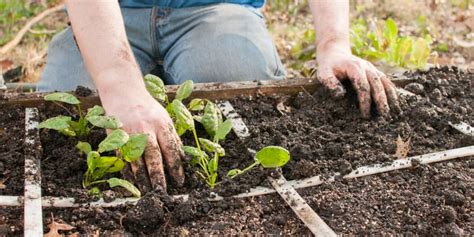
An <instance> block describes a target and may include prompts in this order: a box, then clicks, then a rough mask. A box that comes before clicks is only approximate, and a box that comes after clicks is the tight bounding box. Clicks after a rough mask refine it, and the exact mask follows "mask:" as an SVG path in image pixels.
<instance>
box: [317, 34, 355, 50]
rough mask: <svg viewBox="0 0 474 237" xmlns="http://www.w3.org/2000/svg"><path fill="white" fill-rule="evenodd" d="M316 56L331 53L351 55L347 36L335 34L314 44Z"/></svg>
mask: <svg viewBox="0 0 474 237" xmlns="http://www.w3.org/2000/svg"><path fill="white" fill-rule="evenodd" d="M316 50H317V51H318V54H326V53H330V52H331V51H334V50H335V51H338V52H345V53H351V47H350V42H349V36H348V35H347V34H339V35H337V34H335V35H334V36H332V37H327V38H323V39H321V40H318V41H317V43H316Z"/></svg>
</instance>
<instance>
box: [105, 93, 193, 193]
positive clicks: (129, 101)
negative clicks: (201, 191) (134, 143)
mask: <svg viewBox="0 0 474 237" xmlns="http://www.w3.org/2000/svg"><path fill="white" fill-rule="evenodd" d="M122 92H123V91H122ZM113 95H114V94H113V93H111V94H106V95H102V96H101V100H102V104H103V106H104V108H105V110H106V112H107V114H108V115H111V116H114V117H116V118H118V119H119V120H120V121H121V122H122V123H123V129H124V130H125V131H126V132H128V133H129V134H133V133H146V134H148V144H147V147H146V148H145V153H144V155H143V159H142V158H140V159H138V160H137V161H135V162H133V163H132V164H131V171H132V173H133V176H134V178H135V182H136V184H137V185H138V186H139V188H140V189H141V190H142V191H145V192H147V191H150V190H160V191H163V192H166V180H165V174H164V168H163V160H164V162H165V165H166V168H167V170H168V174H169V175H170V176H171V177H172V178H173V180H174V181H175V183H176V184H177V185H182V184H183V182H184V172H183V168H182V165H181V158H182V157H183V156H184V153H183V152H182V144H181V140H180V138H179V136H178V134H177V133H176V130H175V128H174V126H173V122H172V120H171V118H170V117H169V115H168V113H167V112H166V110H165V108H163V106H161V105H160V104H159V103H158V102H156V100H155V99H154V98H153V97H151V96H150V95H149V94H148V92H147V91H146V90H145V91H142V92H140V93H138V92H133V93H128V92H125V93H121V94H120V96H116V95H115V96H113Z"/></svg>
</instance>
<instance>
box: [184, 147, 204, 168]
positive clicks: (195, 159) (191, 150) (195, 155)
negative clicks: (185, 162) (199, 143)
mask: <svg viewBox="0 0 474 237" xmlns="http://www.w3.org/2000/svg"><path fill="white" fill-rule="evenodd" d="M183 151H184V153H185V154H186V155H189V156H191V158H192V160H191V165H193V166H194V165H196V164H198V163H199V161H200V160H201V154H200V153H199V150H198V149H197V148H196V147H192V146H183ZM201 152H202V156H203V157H204V159H206V160H209V156H208V155H207V153H206V152H204V151H201Z"/></svg>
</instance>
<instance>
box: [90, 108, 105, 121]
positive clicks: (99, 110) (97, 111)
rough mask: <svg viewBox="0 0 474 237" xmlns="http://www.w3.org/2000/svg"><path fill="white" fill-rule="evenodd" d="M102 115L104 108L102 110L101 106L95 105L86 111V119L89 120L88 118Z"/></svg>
mask: <svg viewBox="0 0 474 237" xmlns="http://www.w3.org/2000/svg"><path fill="white" fill-rule="evenodd" d="M104 114H105V110H104V108H102V106H99V105H95V106H94V107H92V108H89V109H87V114H86V119H87V118H89V117H90V116H100V115H104Z"/></svg>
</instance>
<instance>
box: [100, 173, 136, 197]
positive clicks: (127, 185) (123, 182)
mask: <svg viewBox="0 0 474 237" xmlns="http://www.w3.org/2000/svg"><path fill="white" fill-rule="evenodd" d="M107 183H109V186H110V187H111V188H114V187H117V186H120V187H123V188H125V189H127V190H128V191H129V192H130V193H132V194H133V196H135V197H140V196H141V193H140V190H138V188H137V187H135V186H134V185H133V184H131V183H130V182H128V181H127V180H124V179H118V178H110V179H108V180H107Z"/></svg>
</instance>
